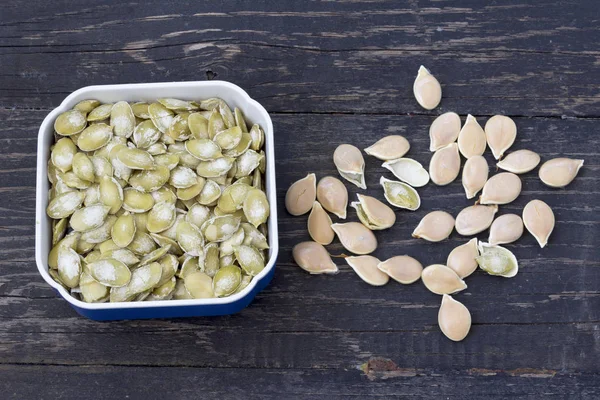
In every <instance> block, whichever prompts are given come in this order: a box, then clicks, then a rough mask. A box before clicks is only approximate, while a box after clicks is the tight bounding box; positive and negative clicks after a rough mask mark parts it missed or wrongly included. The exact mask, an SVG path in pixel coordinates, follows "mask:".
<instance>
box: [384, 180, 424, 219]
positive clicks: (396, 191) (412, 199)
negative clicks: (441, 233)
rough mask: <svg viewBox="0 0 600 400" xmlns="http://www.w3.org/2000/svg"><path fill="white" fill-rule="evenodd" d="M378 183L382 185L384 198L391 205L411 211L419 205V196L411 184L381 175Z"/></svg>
mask: <svg viewBox="0 0 600 400" xmlns="http://www.w3.org/2000/svg"><path fill="white" fill-rule="evenodd" d="M379 183H380V185H381V186H382V187H383V191H384V196H385V199H386V200H387V201H388V203H390V204H391V205H393V206H395V207H398V208H404V209H407V210H411V211H414V210H417V209H418V208H419V207H420V206H421V197H419V193H418V192H417V191H416V190H415V189H414V188H413V187H412V186H410V185H407V184H406V183H404V182H398V181H392V180H390V179H387V178H385V177H383V176H382V177H381V179H380V180H379Z"/></svg>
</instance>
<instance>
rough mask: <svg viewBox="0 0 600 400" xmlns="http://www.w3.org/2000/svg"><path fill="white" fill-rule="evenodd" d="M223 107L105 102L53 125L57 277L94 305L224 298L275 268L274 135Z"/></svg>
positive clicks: (51, 210) (53, 270)
mask: <svg viewBox="0 0 600 400" xmlns="http://www.w3.org/2000/svg"><path fill="white" fill-rule="evenodd" d="M248 127H249V124H248V123H247V121H246V120H245V118H244V115H243V114H242V112H241V110H239V109H238V108H235V109H234V111H231V109H230V108H229V106H228V105H227V103H225V101H223V100H222V99H219V98H210V99H207V100H202V101H200V102H195V101H184V100H178V99H158V100H157V101H156V102H154V103H150V104H148V103H143V102H140V103H133V104H130V103H127V102H125V101H119V102H117V103H115V104H101V103H100V102H99V101H97V100H84V101H82V102H80V103H78V104H77V105H75V107H74V108H73V109H72V110H69V111H67V112H64V113H62V114H60V115H59V116H58V117H57V118H56V120H55V122H54V130H55V139H56V143H55V144H54V145H53V146H52V149H51V155H50V160H49V161H48V179H49V181H50V182H51V184H52V186H51V189H50V194H49V199H50V201H49V204H48V208H47V214H48V216H49V217H50V218H52V219H53V232H52V245H53V248H52V250H51V251H50V254H49V256H48V266H49V271H48V272H49V273H50V275H51V276H52V277H53V278H54V280H56V281H57V282H58V283H60V284H61V285H63V286H64V287H65V289H67V290H69V291H70V292H71V294H72V295H73V296H75V297H77V298H80V299H81V300H83V301H86V302H105V301H111V302H121V301H142V300H169V299H201V298H211V297H225V296H230V295H232V294H234V293H238V292H240V291H241V290H243V289H244V288H245V287H247V286H248V284H249V283H250V281H251V280H252V278H253V277H254V276H256V275H257V274H258V273H260V271H261V270H262V269H263V268H264V267H265V262H266V259H267V254H266V251H267V249H268V248H269V246H268V244H267V237H266V235H267V228H266V224H265V222H266V221H267V218H268V217H269V203H268V201H267V197H266V195H265V183H264V173H265V167H266V165H265V162H266V160H265V154H264V151H263V150H262V149H263V146H264V141H265V135H264V132H263V130H262V129H261V128H260V127H259V126H258V125H252V126H251V127H250V129H248Z"/></svg>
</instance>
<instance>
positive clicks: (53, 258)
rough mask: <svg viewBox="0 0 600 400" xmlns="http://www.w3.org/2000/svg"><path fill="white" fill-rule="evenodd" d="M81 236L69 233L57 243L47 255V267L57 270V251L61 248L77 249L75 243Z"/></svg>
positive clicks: (76, 233) (77, 233)
mask: <svg viewBox="0 0 600 400" xmlns="http://www.w3.org/2000/svg"><path fill="white" fill-rule="evenodd" d="M80 237H81V234H80V233H79V232H71V233H69V234H68V235H66V236H65V237H64V238H63V239H62V240H61V241H59V242H58V243H57V244H56V245H55V246H54V247H53V248H52V250H50V253H49V254H48V267H50V268H53V269H57V268H58V250H60V248H61V247H68V248H70V249H73V250H75V249H76V248H77V242H79V238H80Z"/></svg>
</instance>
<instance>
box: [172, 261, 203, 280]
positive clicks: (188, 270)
mask: <svg viewBox="0 0 600 400" xmlns="http://www.w3.org/2000/svg"><path fill="white" fill-rule="evenodd" d="M198 260H199V258H198V257H192V256H189V255H187V256H185V259H184V260H183V262H182V263H181V269H180V270H179V272H177V276H178V277H179V278H181V279H185V278H186V277H187V276H188V275H189V274H193V273H194V272H199V271H200V266H199V263H198Z"/></svg>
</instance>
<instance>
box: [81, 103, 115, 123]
mask: <svg viewBox="0 0 600 400" xmlns="http://www.w3.org/2000/svg"><path fill="white" fill-rule="evenodd" d="M112 108H113V105H112V104H102V105H100V106H98V107H96V108H94V109H93V110H92V111H90V113H89V114H88V115H87V120H88V121H89V122H95V121H103V120H105V119H108V118H109V117H110V113H111V111H112Z"/></svg>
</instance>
